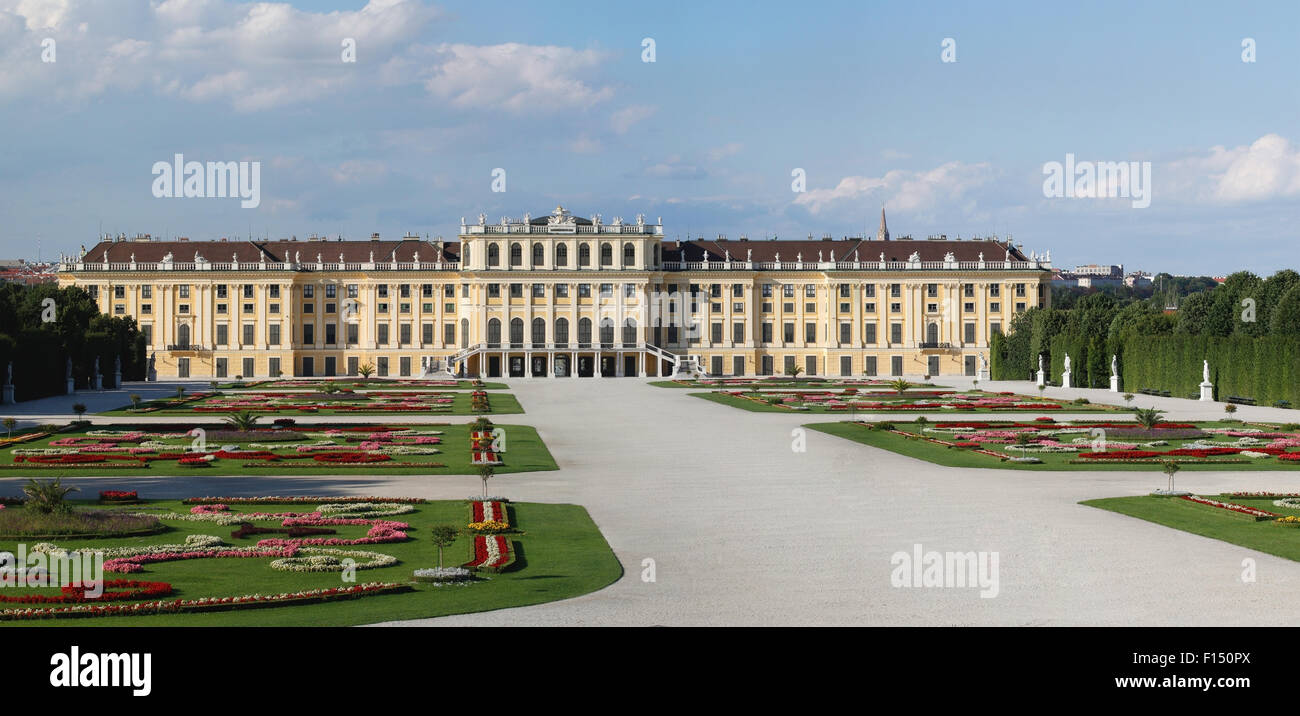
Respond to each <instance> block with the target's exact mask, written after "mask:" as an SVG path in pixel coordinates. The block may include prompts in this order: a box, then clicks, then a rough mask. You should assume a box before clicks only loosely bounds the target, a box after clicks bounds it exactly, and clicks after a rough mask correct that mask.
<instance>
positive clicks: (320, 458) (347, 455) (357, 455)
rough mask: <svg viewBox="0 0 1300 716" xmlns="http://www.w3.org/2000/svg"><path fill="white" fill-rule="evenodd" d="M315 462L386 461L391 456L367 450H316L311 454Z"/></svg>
mask: <svg viewBox="0 0 1300 716" xmlns="http://www.w3.org/2000/svg"><path fill="white" fill-rule="evenodd" d="M311 459H313V460H315V461H316V462H331V463H333V462H347V463H358V462H388V461H389V460H392V459H393V458H391V457H389V456H387V455H378V454H372V453H367V452H318V453H316V454H315V455H312V456H311Z"/></svg>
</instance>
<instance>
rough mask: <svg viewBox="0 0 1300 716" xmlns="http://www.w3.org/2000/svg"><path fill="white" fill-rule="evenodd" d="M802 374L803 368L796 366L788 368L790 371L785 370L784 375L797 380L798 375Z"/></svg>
mask: <svg viewBox="0 0 1300 716" xmlns="http://www.w3.org/2000/svg"><path fill="white" fill-rule="evenodd" d="M802 372H803V366H798V365H796V366H793V367H792V368H790V370H787V371H786V372H785V374H786V375H788V376H790V377H791V378H798V377H799V374H800V373H802Z"/></svg>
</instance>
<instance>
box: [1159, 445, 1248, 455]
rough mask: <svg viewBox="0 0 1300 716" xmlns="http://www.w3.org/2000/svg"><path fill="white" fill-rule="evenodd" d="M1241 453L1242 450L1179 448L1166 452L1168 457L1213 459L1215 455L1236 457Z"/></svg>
mask: <svg viewBox="0 0 1300 716" xmlns="http://www.w3.org/2000/svg"><path fill="white" fill-rule="evenodd" d="M1239 452H1241V448H1230V447H1215V448H1178V449H1176V450H1170V451H1168V452H1166V453H1165V454H1166V455H1177V456H1179V457H1182V456H1187V457H1212V456H1215V455H1236V454H1237V453H1239Z"/></svg>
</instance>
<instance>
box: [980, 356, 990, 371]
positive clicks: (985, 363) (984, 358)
mask: <svg viewBox="0 0 1300 716" xmlns="http://www.w3.org/2000/svg"><path fill="white" fill-rule="evenodd" d="M980 368H983V369H984V370H988V369H989V359H988V357H987V356H985V355H984V354H983V353H981V354H980Z"/></svg>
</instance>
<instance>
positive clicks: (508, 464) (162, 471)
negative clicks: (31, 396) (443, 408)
mask: <svg viewBox="0 0 1300 716" xmlns="http://www.w3.org/2000/svg"><path fill="white" fill-rule="evenodd" d="M209 420H211V418H209ZM267 422H268V421H263V424H262V425H261V426H260V427H262V428H269V427H270V426H269V425H267V424H266V423H267ZM386 425H387V426H389V427H390V428H398V429H399V430H400V429H406V430H410V431H414V432H415V433H418V434H419V435H420V436H421V437H424V436H425V435H426V434H430V433H434V432H437V433H439V434H438V435H436V436H431V437H436V438H437V439H438V442H437V443H434V444H431V445H428V446H427V447H428V448H431V449H436V450H437V451H438V452H436V453H433V454H392V453H386V454H388V456H389V457H390V459H389V460H386V461H383V462H372V463H367V464H365V465H363V466H359V467H353V466H348V465H346V464H333V465H332V464H330V463H327V462H319V461H316V460H315V459H313V458H312V457H310V454H308V455H307V456H306V457H303V456H301V453H300V452H299V451H298V450H297V448H298V447H299V446H307V445H312V444H315V443H320V442H321V441H325V440H330V441H333V442H334V443H336V444H337V449H336V450H337V451H338V452H360V453H372V452H380V453H383V450H382V447H383V444H382V443H381V444H380V446H378V447H377V448H367V447H366V446H365V445H364V444H363V442H362V439H361V436H362V435H365V434H366V433H365V432H363V431H359V430H357V429H358V428H362V427H365V426H361V425H339V426H329V425H319V426H316V425H313V426H300V428H299V429H298V430H296V431H294V432H296V433H300V434H301V437H302V439H301V440H296V441H283V442H281V441H274V442H267V441H266V440H267V439H266V438H262V439H261V440H259V438H258V434H257V432H251V433H249V434H248V437H247V438H231V437H229V436H228V435H225V434H215V435H213V436H212V437H211V438H210V439H209V441H210V444H208V445H206V446H205V449H206V451H207V452H216V451H219V450H220V449H221V448H223V447H225V446H227V445H234V446H237V447H238V448H239V449H240V450H257V451H260V452H270V453H273V454H275V455H279V456H284V457H283V458H282V459H279V460H273V461H272V460H262V459H256V458H241V457H237V456H231V457H222V456H220V455H218V456H217V457H216V459H214V460H213V461H212V462H211V463H209V464H208V465H207V466H194V467H191V466H183V465H181V464H180V463H179V461H178V460H177V459H166V460H150V461H147V462H141V461H140V460H139V459H138V457H145V458H147V457H149V456H150V455H160V454H175V453H180V452H193V451H194V440H195V438H194V437H191V436H189V435H187V434H186V433H188V431H189V430H190V429H191V428H194V427H196V426H202V427H203V428H204V430H205V431H208V432H209V433H211V432H212V431H218V430H220V431H228V430H229V428H228V427H226V426H224V425H218V424H213V423H209V424H206V425H204V424H202V423H198V422H196V423H189V424H180V425H143V426H130V425H113V426H88V427H84V428H79V429H74V430H68V431H64V432H60V433H55V434H52V435H48V436H46V437H41V438H37V439H34V440H32V441H30V442H24V443H9V444H6V445H4V446H3V447H0V477H20V476H21V477H32V476H35V477H58V476H91V475H114V476H115V475H121V476H123V477H127V476H145V477H164V476H169V475H186V476H201V475H467V474H475V473H477V470H478V468H477V466H475V465H472V464H471V459H472V456H471V454H470V438H469V433H470V425H469V424H464V423H463V424H459V425H452V424H438V425H434V424H430V425H406V426H402V425H398V424H394V423H388V424H386ZM381 427H382V426H370V428H371V429H374V430H376V431H378V430H379V429H380V428H381ZM496 427H497V428H500V429H501V430H503V431H504V438H505V440H504V448H505V452H504V454H502V455H501V456H500V457H501V459H502V460H503V461H504V464H503V465H499V466H497V468H496V470H497V472H499V473H512V472H528V471H533V470H555V469H557V467H556V465H555V459H554V458H553V457H552V456H551V453H550V451H549V450H547V448H546V444H545V443H544V442H543V441H542V439H541V437H539V436H538V434H537V430H536V428H533V427H530V426H527V425H496ZM328 431H334V433H329V432H328ZM132 433H134V434H136V435H132ZM139 434H143V435H139ZM91 438H95V440H91ZM69 439H71V441H72V442H77V443H78V444H77V445H73V446H71V447H56V446H52V445H51V443H57V442H60V441H69ZM403 439H404V440H407V438H405V437H403ZM96 441H99V443H100V444H99V445H94V443H95V442H96ZM106 443H113V444H114V445H117V446H119V447H120V448H121V449H120V450H116V451H115V452H111V453H108V454H107V457H111V459H107V460H105V461H104V462H96V463H90V464H89V465H88V466H85V467H82V466H72V467H68V466H64V465H59V464H45V465H39V464H34V463H32V462H29V461H28V460H29V456H23V458H24V460H23V461H22V462H18V461H16V459H15V458H16V457H18V456H19V455H21V454H22V453H23V452H24V451H33V450H35V451H39V450H52V451H55V452H58V453H67V454H77V453H84V454H86V455H91V454H94V453H92V452H91V451H88V450H86V447H87V445H91V446H93V447H96V448H97V449H99V448H103V447H105V444H106ZM259 446H260V447H259ZM412 447H415V448H421V447H426V446H420V445H415V446H412ZM109 449H111V446H109ZM132 449H135V450H146V452H141V453H138V457H137V458H136V459H131V456H130V455H127V454H126V453H127V451H128V450H132ZM15 450H17V451H18V453H19V455H16V454H15ZM330 450H335V448H330ZM397 452H400V451H397ZM293 455H298V457H292V458H290V457H289V456H293ZM39 459H58V458H57V456H56V457H54V458H39ZM74 459H84V458H81V457H75V456H74ZM432 463H437V464H439V465H441V467H438V466H435V465H433V464H432ZM113 464H126V465H129V467H123V468H109V467H104V466H105V465H113ZM10 466H12V467H10ZM299 466H301V467H299Z"/></svg>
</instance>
